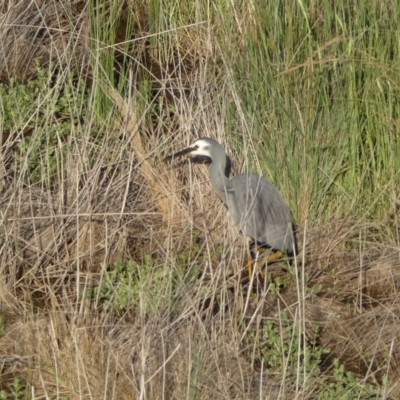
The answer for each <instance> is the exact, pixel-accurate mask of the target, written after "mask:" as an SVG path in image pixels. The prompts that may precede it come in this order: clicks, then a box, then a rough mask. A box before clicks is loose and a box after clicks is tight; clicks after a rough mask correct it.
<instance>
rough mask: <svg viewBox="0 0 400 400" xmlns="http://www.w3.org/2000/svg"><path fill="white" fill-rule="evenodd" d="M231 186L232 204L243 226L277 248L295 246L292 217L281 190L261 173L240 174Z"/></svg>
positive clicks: (255, 236)
mask: <svg viewBox="0 0 400 400" xmlns="http://www.w3.org/2000/svg"><path fill="white" fill-rule="evenodd" d="M228 189H229V190H227V199H228V207H229V211H230V213H231V216H232V218H233V219H234V221H235V223H236V224H237V225H238V226H239V229H240V230H241V231H242V232H243V233H244V234H245V235H246V236H249V237H251V238H252V239H254V240H256V241H257V242H259V243H263V244H266V245H268V246H270V247H272V248H274V249H277V250H285V249H287V250H289V251H290V250H291V249H292V248H293V246H294V236H293V229H292V218H291V215H290V210H289V208H288V207H287V205H286V204H285V201H284V200H283V198H282V196H281V194H280V193H279V191H278V190H277V189H276V188H275V187H274V186H273V185H272V184H271V183H270V182H268V181H266V180H265V179H264V178H262V177H261V176H259V175H253V174H248V175H246V174H243V175H237V176H236V177H234V178H233V179H231V181H230V187H229V188H228Z"/></svg>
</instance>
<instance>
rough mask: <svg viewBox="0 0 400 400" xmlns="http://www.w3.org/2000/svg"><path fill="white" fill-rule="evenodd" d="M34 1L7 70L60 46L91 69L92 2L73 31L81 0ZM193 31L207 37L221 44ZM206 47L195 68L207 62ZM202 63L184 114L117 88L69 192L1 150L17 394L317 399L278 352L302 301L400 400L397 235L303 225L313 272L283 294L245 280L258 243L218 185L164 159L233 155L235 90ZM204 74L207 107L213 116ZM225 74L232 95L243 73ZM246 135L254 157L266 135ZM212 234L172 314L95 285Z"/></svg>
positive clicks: (12, 20)
mask: <svg viewBox="0 0 400 400" xmlns="http://www.w3.org/2000/svg"><path fill="white" fill-rule="evenodd" d="M29 3H30V4H29V7H27V6H26V4H27V3H26V2H20V3H18V4H17V5H15V6H14V5H12V4H11V3H8V4H7V5H3V6H2V9H0V12H1V13H2V14H0V20H1V21H2V22H3V23H2V24H1V26H2V28H1V31H0V43H1V44H0V48H1V54H7V55H8V56H7V57H5V58H2V61H1V63H0V75H1V79H2V80H5V79H8V78H9V77H10V76H16V77H18V78H20V79H26V78H27V77H30V76H31V74H32V71H33V70H32V69H31V68H30V66H31V63H30V60H33V58H36V57H38V58H40V59H41V60H42V61H44V62H48V61H49V60H50V59H51V58H52V57H51V54H53V55H54V54H55V55H56V56H55V57H56V58H55V59H56V62H57V63H58V65H59V67H60V69H61V70H62V69H68V68H73V66H71V65H70V64H69V61H68V60H69V59H70V58H71V52H72V51H73V52H74V55H76V54H78V59H79V60H84V59H85V51H84V50H82V49H84V48H85V35H84V34H83V33H82V30H85V29H87V28H85V26H86V22H85V14H84V12H85V11H84V9H83V11H82V9H79V8H75V9H74V13H75V12H76V13H77V14H76V15H75V14H74V15H75V16H76V19H74V20H73V21H72V23H71V25H70V22H68V24H67V23H66V22H65V19H64V17H63V15H64V14H63V5H65V3H63V2H55V3H52V4H51V5H47V2H36V3H35V2H29ZM77 4H78V3H77ZM33 7H36V8H35V10H37V11H38V12H37V13H36V11H34V12H33V11H32V9H33ZM72 7H73V8H74V7H75V5H73V6H72ZM76 7H78V5H77V6H76ZM21 9H23V10H24V12H21ZM40 10H41V11H43V12H44V14H43V12H42V13H39V11H40ZM78 10H79V12H78ZM54 16H56V17H57V18H56V17H54ZM30 19H32V20H35V19H37V20H38V21H39V25H40V26H42V25H43V27H44V29H43V31H44V33H43V35H42V36H37V35H36V33H37V27H36V28H34V29H33V28H29V29H28V28H27V26H29V25H30V21H31V20H30ZM71 26H74V27H75V31H74V32H70V30H69V29H70V27H71ZM53 31H55V33H53ZM77 32H78V33H77ZM13 35H14V36H13ZM11 36H12V37H13V38H14V39H13V40H10V37H11ZM188 37H189V39H187V40H189V41H190V40H191V41H192V42H191V44H192V45H194V42H196V41H202V40H205V39H204V38H201V37H200V38H199V37H196V36H193V37H192V36H190V35H189V36H188ZM32 40H33V42H34V43H35V46H31V43H32ZM72 43H73V46H72ZM28 44H29V45H28ZM71 46H72V47H71ZM16 47H18V51H17V50H16ZM204 47H205V46H200V45H199V48H200V49H204ZM21 48H22V49H23V50H21ZM206 53H207V52H206ZM15 54H18V55H19V56H18V57H16V56H15ZM193 54H194V55H193V58H192V59H191V61H192V65H195V64H196V63H195V62H193V59H194V58H196V57H199V55H198V53H193ZM13 55H14V56H13ZM186 56H187V55H186ZM202 57H204V58H205V59H206V61H207V60H208V59H207V57H210V58H212V57H214V55H212V56H211V55H209V54H208V55H207V54H206V55H204V54H203V53H202ZM188 58H189V57H188ZM82 62H83V61H82ZM179 62H180V63H182V65H184V61H183V60H178V63H179ZM21 63H22V64H24V65H25V66H26V68H23V69H21V68H20V65H21ZM205 64H206V63H205ZM197 68H198V69H197V70H196V71H194V72H193V71H192V70H191V72H190V74H188V75H184V76H183V75H182V77H181V80H179V76H178V77H177V76H174V79H173V83H171V82H169V84H171V85H172V86H173V87H174V91H173V94H174V95H173V96H171V93H172V91H171V90H170V91H169V92H168V93H169V101H171V102H172V103H173V104H174V107H175V110H176V111H175V114H174V116H173V117H172V118H173V123H171V124H165V123H164V122H163V117H165V115H164V116H159V119H158V120H157V121H156V122H155V127H154V126H152V127H149V126H148V125H147V124H146V122H145V119H143V118H141V117H142V116H141V115H140V107H139V106H137V104H136V99H135V98H131V99H126V98H122V97H120V96H119V94H117V93H116V92H114V91H113V90H112V89H110V88H109V87H107V85H106V84H105V83H103V82H99V83H98V84H99V86H100V87H101V88H102V89H103V91H104V92H106V93H107V94H108V96H109V97H110V98H111V99H112V100H113V103H114V104H115V108H116V111H115V113H114V114H113V115H112V118H111V119H112V121H110V122H108V127H107V129H106V130H105V131H106V132H107V133H106V134H105V135H104V136H103V137H102V138H101V143H96V144H95V145H93V143H92V142H90V141H89V140H88V138H89V137H92V135H93V133H92V132H91V129H92V128H93V125H91V123H90V122H88V123H86V124H84V125H83V126H82V127H80V130H79V131H76V132H71V143H72V144H73V145H72V148H71V151H70V153H69V154H68V158H67V165H60V174H59V177H58V180H57V182H56V184H55V185H54V186H53V187H51V188H49V187H47V186H44V185H40V184H37V185H30V186H27V185H26V184H25V183H24V182H23V180H22V179H19V177H18V176H14V175H13V174H11V173H10V172H9V169H8V168H7V166H6V162H5V160H6V154H5V153H4V152H2V153H1V158H0V171H4V175H3V177H2V180H3V182H5V184H4V185H3V187H2V191H1V198H0V316H1V317H2V319H3V326H4V330H3V332H2V333H1V336H0V365H1V369H0V388H7V385H8V384H9V383H10V382H11V381H12V380H13V378H14V377H19V378H20V379H22V380H23V381H24V382H25V383H26V385H27V387H28V390H29V391H30V393H31V394H32V398H37V399H39V398H61V397H62V396H67V398H68V399H78V398H79V399H99V398H107V399H145V398H146V399H161V398H167V399H183V398H198V399H210V398H217V399H255V398H270V399H277V398H313V393H315V391H316V390H317V389H316V388H317V387H318V382H316V383H315V384H312V385H310V386H309V387H305V388H301V387H300V386H297V387H296V385H295V383H294V382H288V381H287V380H286V379H285V377H284V376H281V375H279V374H276V373H274V372H273V371H271V370H270V369H267V368H264V365H263V362H264V361H265V360H262V357H261V356H260V348H261V347H262V346H264V345H265V338H263V337H262V328H263V326H264V325H265V322H266V321H267V320H273V321H274V322H276V325H277V327H278V328H279V329H280V332H281V334H282V335H283V334H284V322H282V313H283V312H284V311H287V312H288V313H289V316H290V318H292V320H293V321H296V322H298V323H299V324H300V326H301V327H302V329H303V331H304V334H305V337H307V336H308V335H310V332H311V331H312V327H313V326H314V325H315V324H318V325H320V326H321V329H322V330H321V335H320V338H319V342H320V343H319V345H320V346H322V347H328V348H330V349H331V353H330V354H329V357H327V359H326V360H325V362H324V364H323V365H322V369H324V370H325V372H326V375H327V376H329V374H331V373H332V367H331V366H332V360H333V359H334V358H340V360H341V362H342V363H343V364H344V365H345V366H346V368H347V369H348V370H351V371H353V372H354V373H356V374H357V376H359V377H362V378H365V380H366V381H368V382H372V383H373V384H375V385H377V386H379V385H381V384H382V376H383V375H387V376H388V377H389V380H390V381H391V382H392V387H391V389H392V392H391V396H392V398H399V397H398V396H400V394H399V393H400V391H399V388H398V387H397V386H398V385H397V380H398V374H399V365H400V351H399V348H398V347H399V344H398V342H399V332H400V321H399V315H400V304H399V301H398V292H399V286H400V268H399V267H400V260H399V251H398V248H399V246H398V243H396V244H395V245H389V244H387V246H386V247H384V246H383V245H382V243H384V242H385V238H383V239H384V240H382V238H377V237H376V236H374V232H375V231H378V232H383V230H379V227H371V226H369V225H368V224H367V223H366V222H364V221H357V222H356V221H354V219H351V218H348V219H346V220H343V219H342V220H337V221H332V222H331V223H329V224H328V223H326V222H324V221H323V220H322V219H321V221H314V222H313V223H312V224H310V223H309V222H308V223H306V221H302V223H301V226H300V228H299V232H298V237H299V241H300V243H301V246H300V248H301V249H303V250H302V251H301V253H300V255H299V257H298V259H297V262H296V263H295V265H294V266H293V267H291V268H289V267H288V266H287V265H286V264H283V268H282V265H276V264H275V265H271V266H268V269H267V272H268V273H270V274H271V275H272V277H273V278H276V277H280V278H281V279H282V280H283V282H284V287H283V288H282V289H281V290H280V291H279V293H276V292H274V291H272V290H271V287H270V286H269V285H268V284H267V282H262V281H261V279H259V280H258V279H255V281H254V282H251V283H250V284H249V285H247V284H243V283H241V282H240V279H239V278H240V276H241V273H242V270H243V268H242V260H243V256H244V254H243V248H244V246H243V239H242V238H241V237H240V235H239V234H238V232H237V230H236V228H235V227H234V226H233V224H232V222H231V221H230V219H229V217H228V216H227V214H226V210H225V208H224V207H223V206H222V204H221V203H220V202H219V200H218V199H217V198H216V196H215V195H214V194H213V193H212V191H211V188H210V186H209V184H208V182H207V167H206V166H203V165H201V166H193V167H192V166H190V165H189V164H187V163H183V164H178V165H168V166H167V165H165V164H163V163H160V162H159V161H160V159H161V156H160V155H165V154H166V153H170V152H172V151H173V150H176V149H178V148H180V147H181V146H183V145H187V144H188V143H189V142H190V141H192V139H193V138H195V137H196V136H198V135H201V136H212V137H214V138H216V139H218V140H219V141H221V142H222V143H223V144H224V145H226V146H227V148H229V140H228V138H227V136H226V134H225V131H224V128H223V121H224V112H225V111H226V110H224V109H223V108H221V107H220V106H219V104H220V100H221V98H222V96H223V95H224V94H222V93H221V91H220V89H219V93H220V96H221V97H220V98H219V97H218V93H216V92H215V91H212V92H210V88H209V85H208V82H206V80H205V78H204V77H205V76H206V75H205V71H204V69H202V68H207V66H204V65H203V66H201V65H199V66H198V67H197ZM159 73H160V74H161V75H162V74H163V73H164V74H165V75H164V76H162V77H160V78H159V80H158V82H157V83H158V84H159V85H160V87H161V86H163V87H165V85H166V82H167V81H168V77H169V75H168V73H167V71H162V70H160V71H159ZM188 85H189V88H190V92H191V93H192V94H193V97H195V98H196V102H197V104H199V107H198V108H197V111H196V112H193V107H192V106H191V100H192V99H191V98H189V97H188V96H187V88H188ZM219 85H221V86H223V87H224V89H226V91H231V90H232V88H230V85H229V78H227V79H226V81H220V82H219ZM161 95H162V93H161ZM230 95H231V96H233V97H234V96H235V93H234V92H231V93H230ZM243 118H244V117H243ZM193 131H194V132H195V133H192V132H193ZM243 135H244V136H245V135H246V132H245V131H244V133H243ZM10 138H11V136H10ZM3 139H4V142H6V140H5V138H4V137H3ZM10 140H11V139H10ZM245 141H247V143H248V146H249V151H250V154H252V155H251V157H254V154H255V152H252V142H251V138H250V137H248V138H245ZM8 145H9V143H8V144H7V145H5V146H4V149H6V148H8V147H7V146H8ZM94 146H97V149H96V151H95V152H94V150H93V147H94ZM93 154H95V155H96V157H95V158H94V160H93V163H92V164H91V165H90V166H88V165H89V164H88V163H87V162H86V160H87V159H89V158H91V159H93ZM231 156H232V159H233V162H234V170H236V172H238V171H239V170H240V169H245V166H241V167H238V165H240V160H241V159H242V155H241V154H235V153H234V152H231ZM61 171H63V173H61ZM195 234H196V235H198V236H199V239H198V243H194V239H193V238H194V236H195ZM371 238H374V241H372V239H371ZM195 245H198V246H199V247H200V256H198V257H197V258H196V257H195V256H193V257H191V258H190V257H189V260H188V261H187V266H186V268H187V269H191V268H194V266H195V265H198V266H199V277H198V281H197V282H196V283H195V284H194V285H191V286H187V287H186V286H185V285H184V284H182V286H180V287H179V291H180V292H179V301H178V302H177V303H174V305H172V301H171V299H169V298H163V295H164V293H163V292H160V299H157V301H159V302H160V303H163V307H160V308H159V309H158V310H156V311H155V312H153V313H148V312H145V310H144V309H141V307H140V305H139V307H133V308H132V309H130V310H125V311H126V312H125V313H124V314H122V315H121V314H119V313H116V312H115V313H114V312H111V311H107V312H105V311H103V309H102V308H101V305H100V304H99V303H98V302H97V301H96V299H95V298H93V297H91V296H90V291H91V289H92V288H93V287H97V286H99V284H100V282H101V280H102V279H103V272H102V270H101V264H106V265H109V266H111V265H112V263H113V262H114V261H116V260H120V259H125V260H128V259H131V260H134V261H135V262H136V264H137V265H138V266H140V265H141V264H142V258H143V256H145V255H147V254H151V255H152V260H153V264H154V268H156V267H159V266H160V265H162V266H164V268H165V269H166V270H174V269H177V257H178V256H179V255H187V254H190V252H191V250H192V249H193V247H194V246H195ZM333 270H334V272H332V271H333ZM167 278H168V275H166V279H167ZM143 290H145V288H144V289H143ZM143 295H145V294H143ZM169 303H171V304H169ZM157 304H158V303H157ZM252 335H253V336H252ZM382 397H385V396H382Z"/></svg>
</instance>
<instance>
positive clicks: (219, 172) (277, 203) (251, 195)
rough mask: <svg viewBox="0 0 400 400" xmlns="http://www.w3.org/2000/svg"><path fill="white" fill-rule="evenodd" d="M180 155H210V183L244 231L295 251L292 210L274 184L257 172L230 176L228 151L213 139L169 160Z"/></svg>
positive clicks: (277, 247) (276, 247)
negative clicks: (227, 169) (228, 173)
mask: <svg viewBox="0 0 400 400" xmlns="http://www.w3.org/2000/svg"><path fill="white" fill-rule="evenodd" d="M183 154H189V155H190V156H207V157H209V158H211V160H212V164H211V166H210V170H209V176H210V182H211V185H212V187H213V189H214V190H215V192H216V193H217V195H218V196H219V198H220V199H221V200H222V201H223V202H224V204H225V205H226V206H227V207H228V210H229V213H230V215H231V217H232V219H233V220H234V222H235V223H236V225H237V226H238V227H239V229H240V231H241V232H242V233H243V234H245V235H246V236H248V237H250V238H251V239H253V240H254V241H256V242H257V243H259V244H262V245H267V246H268V247H271V248H272V249H274V250H279V251H282V252H285V251H286V252H287V253H288V255H289V256H292V255H293V254H294V253H297V246H296V239H295V236H294V232H293V220H292V217H291V213H290V210H289V208H288V206H287V205H286V203H285V201H284V199H283V197H282V195H281V194H280V193H279V191H278V190H277V189H276V188H275V186H273V185H272V184H271V183H270V182H268V181H267V180H265V179H264V178H263V177H262V176H260V175H256V174H240V175H236V176H235V177H233V178H232V179H229V178H228V177H227V176H226V166H227V162H228V157H227V154H226V152H225V150H224V148H223V147H222V146H221V145H220V144H219V143H218V142H217V141H216V140H214V139H210V138H200V139H198V140H196V141H195V142H194V143H193V145H191V146H190V147H189V148H187V149H185V150H183V151H181V152H179V153H176V154H175V155H173V156H170V157H168V159H169V158H172V157H177V156H181V155H183Z"/></svg>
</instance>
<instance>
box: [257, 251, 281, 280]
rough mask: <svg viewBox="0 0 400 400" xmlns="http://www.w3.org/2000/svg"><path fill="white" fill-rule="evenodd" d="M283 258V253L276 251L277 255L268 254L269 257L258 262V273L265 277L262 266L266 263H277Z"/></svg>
mask: <svg viewBox="0 0 400 400" xmlns="http://www.w3.org/2000/svg"><path fill="white" fill-rule="evenodd" d="M282 256H283V253H282V252H281V251H276V252H275V253H272V254H268V256H267V257H266V258H265V259H264V260H263V259H261V260H259V261H258V262H257V271H258V273H259V274H260V275H261V276H264V273H263V271H262V266H263V265H264V264H265V263H267V264H268V263H269V262H271V261H275V260H277V259H279V258H281V257H282Z"/></svg>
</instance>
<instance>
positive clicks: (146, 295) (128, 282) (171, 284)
mask: <svg viewBox="0 0 400 400" xmlns="http://www.w3.org/2000/svg"><path fill="white" fill-rule="evenodd" d="M185 261H186V259H182V258H179V257H178V259H177V263H176V267H175V268H168V267H166V266H164V265H159V266H155V265H154V263H153V260H152V257H151V256H150V255H146V256H144V258H143V262H142V264H141V265H138V264H136V263H135V262H133V261H126V262H125V261H117V262H115V263H114V264H113V267H112V268H111V269H109V268H107V266H103V276H102V282H101V284H100V287H99V288H98V289H96V290H95V298H97V299H98V301H100V303H101V304H102V307H103V309H104V310H110V309H115V310H117V311H118V312H121V313H124V312H126V311H128V310H132V309H133V310H136V311H138V312H139V311H141V312H143V313H145V314H147V313H150V312H152V311H165V310H166V309H170V307H171V306H172V307H173V305H174V303H175V301H176V300H177V297H178V296H179V293H180V292H179V288H180V287H181V285H185V286H186V285H190V284H193V283H194V282H195V281H196V277H197V268H196V266H195V267H193V268H191V270H190V271H189V272H188V273H186V272H185V270H186V264H185Z"/></svg>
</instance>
